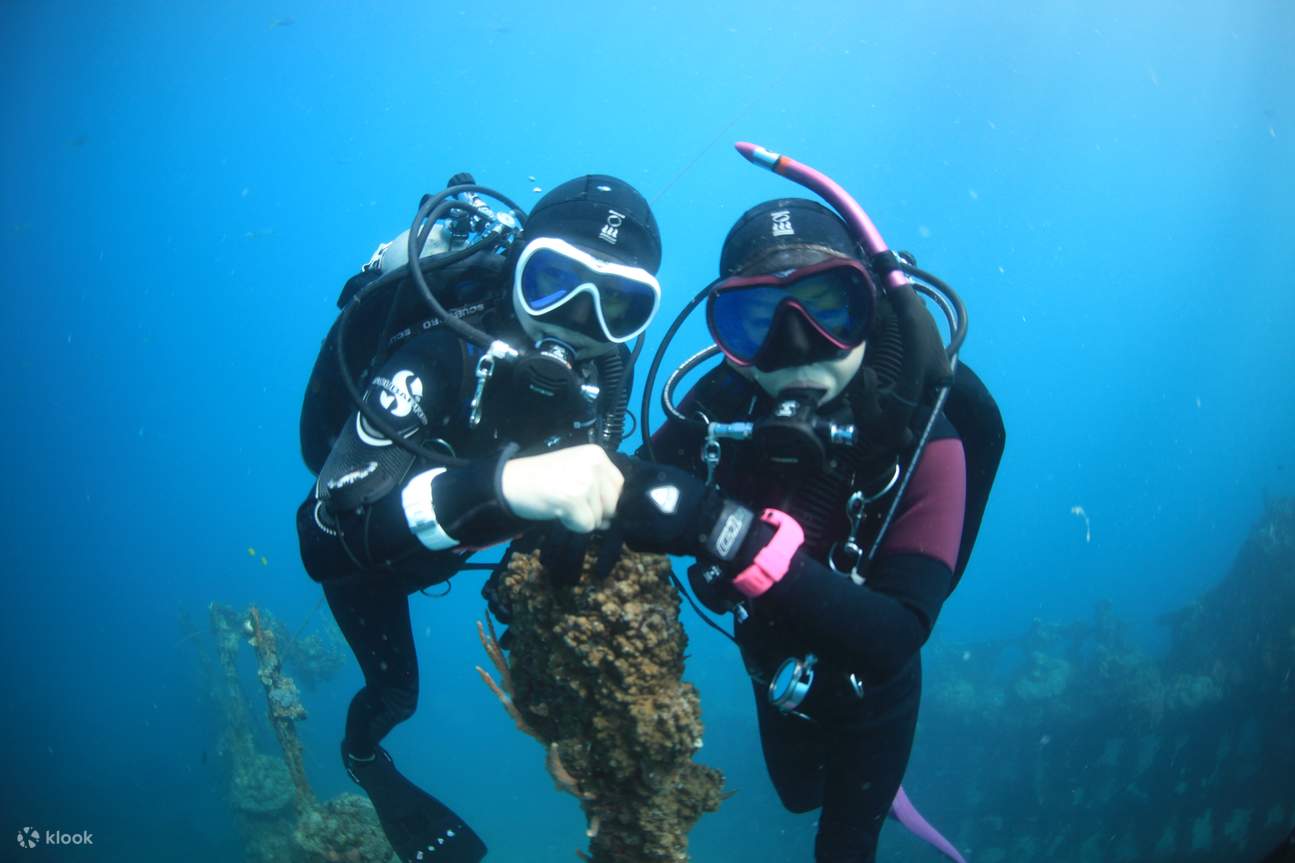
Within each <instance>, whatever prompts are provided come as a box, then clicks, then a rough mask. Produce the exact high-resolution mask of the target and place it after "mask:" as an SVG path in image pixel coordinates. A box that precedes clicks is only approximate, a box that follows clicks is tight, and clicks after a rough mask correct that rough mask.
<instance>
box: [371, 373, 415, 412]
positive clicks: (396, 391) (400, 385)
mask: <svg viewBox="0 0 1295 863" xmlns="http://www.w3.org/2000/svg"><path fill="white" fill-rule="evenodd" d="M422 397H423V382H422V381H421V380H419V378H418V376H417V375H416V374H414V373H413V372H411V371H409V370H407V369H406V370H404V371H399V372H396V373H395V375H393V376H392V380H391V387H390V389H387V388H385V387H384V388H383V390H382V392H381V393H379V394H378V402H379V403H380V404H381V405H382V409H383V410H385V411H389V412H390V413H391V415H392V416H394V417H401V418H403V417H407V416H409V414H410V412H411V411H413V410H414V408H415V405H414V402H415V400H416V399H421V398H422Z"/></svg>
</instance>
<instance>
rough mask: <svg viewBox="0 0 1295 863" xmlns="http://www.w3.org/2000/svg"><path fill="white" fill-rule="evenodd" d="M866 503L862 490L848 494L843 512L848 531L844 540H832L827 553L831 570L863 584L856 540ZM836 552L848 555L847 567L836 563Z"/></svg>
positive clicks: (860, 550) (861, 550)
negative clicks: (847, 519)
mask: <svg viewBox="0 0 1295 863" xmlns="http://www.w3.org/2000/svg"><path fill="white" fill-rule="evenodd" d="M867 503H868V499H867V498H866V497H865V496H864V494H863V492H861V491H856V492H855V493H854V494H852V495H850V499H849V500H848V501H846V503H845V514H846V517H847V518H849V519H850V533H849V535H848V536H847V537H846V538H845V541H844V542H834V543H832V547H831V548H830V549H829V550H828V553H827V564H828V566H830V567H831V568H832V571H833V572H836V573H839V574H841V575H849V576H850V580H851V581H853V582H854V583H855V584H863V576H861V575H859V564H860V563H861V562H862V561H863V549H862V548H860V547H859V543H858V542H856V540H857V539H858V537H859V526H860V525H861V524H862V523H863V508H864V506H865V505H866V504H867ZM838 552H844V553H845V554H846V555H848V557H849V568H848V569H846V568H843V567H841V566H838V565H837V563H836V557H837V554H838Z"/></svg>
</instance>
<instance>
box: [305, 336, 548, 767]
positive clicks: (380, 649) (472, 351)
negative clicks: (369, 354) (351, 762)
mask: <svg viewBox="0 0 1295 863" xmlns="http://www.w3.org/2000/svg"><path fill="white" fill-rule="evenodd" d="M479 353H480V352H479V350H478V349H476V348H474V347H473V346H470V345H466V344H465V343H463V342H462V341H460V340H459V339H458V338H457V337H456V336H455V335H454V334H453V333H451V332H450V331H449V330H448V329H445V328H434V329H432V330H430V331H429V332H425V333H423V334H421V335H419V336H416V337H414V338H412V339H410V340H409V341H408V342H407V343H406V344H404V345H403V346H402V347H401V348H400V349H399V350H398V351H397V352H396V353H394V354H393V355H392V356H391V357H390V358H389V359H388V360H387V361H386V362H384V363H383V364H382V366H381V367H380V368H379V370H378V372H377V373H376V374H375V375H374V376H373V378H372V379H371V383H370V385H369V387H368V389H367V394H366V399H367V400H368V401H369V403H371V404H374V405H377V406H380V407H381V408H382V409H384V410H386V411H388V419H389V420H390V421H392V422H394V423H396V424H397V427H398V428H400V429H401V430H402V431H409V430H414V429H416V431H414V433H413V437H412V439H413V440H415V441H418V442H419V443H421V444H423V445H424V446H429V447H433V448H436V449H439V450H444V451H447V452H450V453H452V454H453V455H455V456H457V457H458V458H462V459H467V460H468V461H469V465H468V466H467V467H456V468H449V469H447V470H445V471H444V472H443V473H439V474H437V475H435V477H434V479H432V480H431V483H430V495H431V499H432V501H433V502H434V507H435V517H436V522H437V524H439V526H440V528H441V531H442V532H443V536H441V535H438V537H437V538H436V540H435V541H433V542H432V545H435V546H437V547H435V548H432V547H429V546H428V545H427V544H425V543H424V541H423V540H420V538H419V536H417V535H416V534H415V533H414V532H413V530H412V529H411V526H410V524H409V522H408V521H407V518H406V510H405V505H404V502H403V500H402V495H403V493H404V491H405V490H406V489H407V488H408V487H409V486H410V484H411V483H412V482H414V481H416V479H417V478H419V477H423V478H424V480H425V479H426V476H427V474H428V471H431V470H434V469H436V467H437V466H436V465H435V464H434V463H432V462H431V461H429V460H426V459H423V458H418V457H415V456H413V455H411V454H407V453H405V451H403V450H400V449H398V448H396V447H394V446H391V445H390V443H389V442H387V441H385V440H384V439H382V438H381V437H380V436H375V434H374V433H373V432H372V431H371V430H370V429H368V428H367V424H366V423H364V422H363V421H362V420H361V419H360V418H359V415H358V414H353V415H352V417H351V418H350V419H349V420H348V421H347V423H346V424H345V425H344V426H343V428H342V429H341V433H340V435H339V436H338V437H337V439H336V441H335V442H334V443H333V445H332V452H331V453H330V455H329V458H328V461H327V462H326V463H325V464H324V466H323V469H322V470H321V471H320V476H319V479H318V481H317V482H316V483H315V484H314V485H313V486H312V487H311V489H310V492H309V493H308V494H307V496H306V499H305V501H304V502H303V503H302V504H301V506H300V507H299V508H298V511H297V535H298V539H299V542H300V547H301V559H302V561H303V563H304V564H305V568H306V571H307V572H308V573H309V574H310V576H311V577H312V578H314V579H315V580H317V581H319V582H321V583H322V584H323V588H324V595H325V597H326V598H327V600H328V605H329V608H330V609H331V610H332V612H333V616H334V618H335V619H336V620H337V624H338V626H339V627H340V628H341V630H342V634H343V635H344V636H345V637H346V640H347V642H348V643H349V644H350V646H351V650H352V651H353V652H354V653H355V657H356V659H357V660H358V662H359V664H360V669H361V670H362V671H363V673H364V683H365V685H364V688H362V689H361V690H360V691H359V692H358V693H356V695H355V697H354V699H353V700H352V701H351V706H350V710H349V711H348V714H347V722H346V738H345V741H344V745H345V747H346V751H348V752H350V753H351V754H353V755H357V756H362V757H363V756H367V755H368V754H370V753H372V752H373V751H374V747H375V746H376V745H377V744H378V742H379V741H381V740H382V739H383V738H384V737H385V736H386V735H387V733H388V732H389V731H390V730H391V729H392V728H393V727H394V726H395V725H396V724H398V723H400V722H402V721H404V720H405V719H408V718H409V717H410V716H411V715H412V714H413V712H414V709H415V706H416V704H417V701H418V660H417V656H416V655H415V651H414V641H413V633H412V631H411V627H410V618H409V603H408V598H407V597H408V595H409V594H410V593H412V592H413V591H416V590H419V589H422V588H425V587H428V586H430V585H435V584H439V583H441V582H443V581H445V580H447V579H448V578H450V577H451V576H453V575H454V574H455V573H456V572H458V571H459V569H460V568H461V567H462V566H463V563H464V561H465V560H466V558H467V556H468V554H469V553H470V552H472V551H474V550H476V549H479V548H483V547H486V546H489V545H493V544H495V543H498V542H501V541H503V540H506V539H508V538H510V537H512V536H514V535H516V534H518V533H519V532H521V531H522V530H524V529H526V528H529V527H534V526H535V525H536V524H537V523H536V522H528V521H523V520H521V519H519V518H517V517H516V516H514V515H512V514H511V512H509V511H508V509H507V508H506V506H505V505H504V503H503V502H502V499H501V496H500V494H499V491H498V478H497V476H496V473H497V469H498V467H499V466H500V458H499V456H500V452H501V451H502V450H503V448H504V447H505V445H506V444H507V443H509V442H514V443H518V444H520V445H522V446H525V445H527V444H528V443H531V442H533V441H536V440H542V439H543V437H544V436H546V435H548V434H550V433H551V432H552V428H546V427H541V426H539V425H534V424H532V425H529V426H528V425H527V422H526V420H524V419H520V418H518V417H517V416H516V415H515V413H514V412H513V411H511V410H510V409H509V407H510V406H509V405H508V404H507V397H506V393H507V389H508V386H507V380H506V377H505V376H506V374H507V370H506V369H501V370H500V371H499V372H498V374H499V375H500V377H498V378H496V379H495V380H492V384H491V387H489V388H487V391H486V399H485V401H484V404H483V410H482V422H481V424H480V425H478V426H476V427H471V426H470V425H469V421H468V416H469V401H470V399H471V396H472V394H473V391H474V387H475V378H474V376H473V371H474V368H475V363H476V358H477V356H479ZM414 390H420V391H421V395H418V394H417V393H413V392H412V391H414ZM411 395H412V396H416V397H412V398H411ZM420 413H421V415H422V416H421V418H420V417H419V414H420ZM538 421H539V420H536V422H538ZM330 485H331V486H332V488H330V487H329V486H330ZM321 492H322V497H323V498H325V499H323V500H321Z"/></svg>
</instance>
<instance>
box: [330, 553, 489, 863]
mask: <svg viewBox="0 0 1295 863" xmlns="http://www.w3.org/2000/svg"><path fill="white" fill-rule="evenodd" d="M324 592H325V595H326V596H327V597H328V605H329V607H330V608H331V609H332V610H333V617H334V618H336V620H337V625H338V626H339V627H341V630H342V634H343V635H345V636H346V641H347V643H348V644H350V645H351V650H352V651H353V652H354V653H355V658H356V659H357V660H358V661H359V663H360V669H361V670H362V671H363V672H364V688H363V689H361V690H360V691H359V692H357V693H356V694H355V697H354V698H353V699H351V707H350V710H349V711H348V712H347V715H346V737H345V738H344V739H343V740H342V762H343V763H344V764H345V765H346V771H347V772H348V773H349V774H351V778H352V779H354V780H355V782H356V783H357V784H358V785H359V786H360V787H361V788H363V789H364V790H365V792H366V793H367V794H368V795H369V800H370V801H372V803H373V808H374V809H375V810H376V811H377V813H378V820H379V821H380V822H381V823H382V831H383V832H384V833H385V834H386V836H387V841H388V842H390V843H391V847H392V848H394V849H395V851H396V854H397V856H399V857H400V859H401V860H402V861H415V860H422V859H425V858H426V859H432V858H431V857H430V855H432V854H435V858H434V859H436V860H440V861H442V863H479V861H480V860H481V859H482V858H483V857H485V855H486V846H485V843H483V842H482V841H481V839H480V838H479V837H478V836H477V835H476V833H474V832H472V829H471V828H470V827H468V826H467V824H465V823H464V822H463V819H462V818H460V817H459V816H458V815H456V814H454V812H452V811H451V810H450V809H449V807H447V806H446V805H445V804H443V803H441V802H440V801H439V800H437V799H436V798H435V797H433V796H431V795H430V794H428V793H427V792H425V791H423V790H422V789H421V788H419V787H418V786H417V785H415V784H414V783H412V782H410V781H409V780H408V779H406V778H405V777H404V776H403V775H402V774H401V773H400V771H398V770H397V769H396V765H395V764H394V763H393V762H392V760H391V756H390V755H388V754H387V751H386V750H385V749H383V748H382V747H381V746H380V745H379V741H381V740H382V738H384V737H386V736H387V733H388V732H389V731H391V729H392V728H393V727H395V726H396V725H397V724H399V723H401V722H404V721H405V720H406V719H408V718H409V717H410V716H412V715H413V713H414V708H415V707H416V706H417V704H418V657H417V655H416V654H415V652H414V636H413V628H412V626H411V625H410V622H409V599H408V596H407V595H406V592H405V589H404V587H403V586H402V585H400V584H399V583H398V582H395V581H393V580H390V579H388V580H378V579H372V580H359V581H352V582H347V583H344V584H333V583H330V584H327V585H326V586H325V588H324Z"/></svg>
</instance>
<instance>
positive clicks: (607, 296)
mask: <svg viewBox="0 0 1295 863" xmlns="http://www.w3.org/2000/svg"><path fill="white" fill-rule="evenodd" d="M513 283H514V292H515V298H516V300H517V305H518V307H519V308H520V309H521V310H522V311H524V312H526V314H528V315H530V316H531V317H533V318H536V319H539V318H546V319H547V320H548V321H549V322H551V323H553V324H555V325H559V326H563V327H567V328H569V329H572V330H575V331H577V332H583V333H585V334H586V335H590V336H593V337H595V338H601V339H605V340H606V341H609V342H612V343H615V344H620V343H623V342H627V341H629V340H630V339H632V338H634V337H635V336H637V335H638V334H639V333H641V332H643V331H644V330H645V329H647V326H648V324H649V323H651V322H652V318H653V316H654V315H655V314H656V310H657V307H658V306H659V305H660V304H661V285H660V284H659V283H658V282H657V280H656V278H655V277H654V276H652V274H651V273H649V272H648V271H647V270H645V269H643V268H641V267H630V266H626V265H625V264H617V263H612V262H610V261H604V260H600V259H599V258H596V257H594V256H593V255H591V254H589V253H588V252H586V251H584V250H582V249H579V248H577V247H575V246H573V245H571V244H570V243H568V242H566V241H565V240H559V239H557V238H555V237H538V238H536V239H534V240H531V241H530V242H529V243H527V244H526V248H524V249H523V250H522V253H521V256H520V257H519V258H518V260H517V266H516V269H515V274H514V277H513ZM580 297H585V298H586V299H585V300H584V301H583V302H577V300H578V299H579V298H580ZM591 313H592V318H591ZM594 325H596V327H597V328H596V329H595V328H594Z"/></svg>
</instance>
